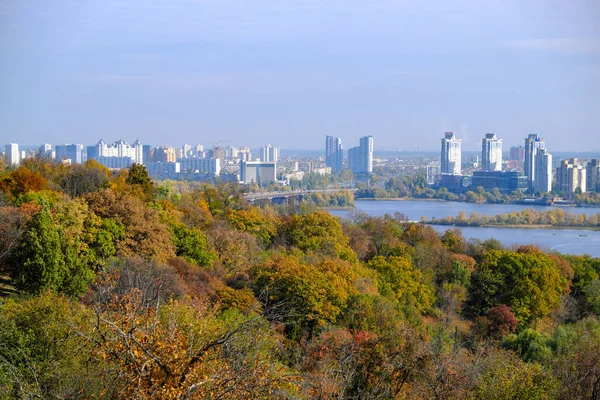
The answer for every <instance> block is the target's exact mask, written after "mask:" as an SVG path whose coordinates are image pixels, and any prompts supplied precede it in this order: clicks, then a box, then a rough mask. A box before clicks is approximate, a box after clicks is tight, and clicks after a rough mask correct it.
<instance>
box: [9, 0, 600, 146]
mask: <svg viewBox="0 0 600 400" xmlns="http://www.w3.org/2000/svg"><path fill="white" fill-rule="evenodd" d="M43 4H44V7H41V6H40V5H39V4H36V3H34V2H32V1H29V0H5V1H3V2H2V3H1V4H0V138H1V139H2V140H1V142H2V145H3V144H5V143H9V142H17V143H21V144H25V143H30V144H32V143H40V144H41V143H44V142H47V143H52V144H58V143H82V144H93V143H95V142H97V141H98V140H99V139H100V138H103V139H104V140H105V141H107V142H112V141H115V140H118V139H121V138H122V139H124V140H127V141H128V142H133V141H134V140H135V139H136V138H139V139H140V140H142V141H143V142H145V143H153V144H163V143H167V144H171V145H174V146H179V145H181V144H183V143H190V144H196V143H200V144H203V145H204V146H205V147H210V146H212V145H213V144H216V143H219V142H220V143H222V144H225V145H227V144H231V145H234V146H241V145H248V146H250V147H251V148H258V147H260V146H264V145H265V144H267V143H270V144H272V145H276V146H279V147H281V148H285V149H311V150H312V149H315V150H316V149H321V148H323V147H324V141H325V136H326V135H333V136H339V137H341V138H342V141H343V144H344V148H345V149H348V148H350V147H353V146H357V145H358V139H359V138H360V137H362V136H366V135H372V136H373V137H374V141H375V147H376V148H377V149H379V150H382V149H395V150H403V151H410V150H414V149H419V150H420V151H437V150H438V149H439V145H440V139H441V137H442V136H443V133H444V132H445V131H453V132H455V133H456V134H457V136H458V137H460V138H462V139H463V149H464V150H466V151H476V150H478V148H480V146H481V138H482V137H483V135H484V134H485V133H487V132H494V133H496V134H497V135H498V136H499V137H501V138H502V139H503V140H504V146H505V151H506V150H507V149H508V148H509V147H511V146H516V145H523V142H524V138H525V137H526V136H527V134H529V133H537V134H539V135H540V136H541V137H543V138H545V139H546V143H547V147H548V149H549V150H550V151H551V152H553V151H554V152H556V151H559V150H560V151H561V152H565V151H581V150H586V151H598V150H600V144H598V140H597V139H596V137H597V136H598V134H597V133H593V132H594V131H596V130H597V128H598V126H600V113H598V110H600V96H599V95H598V93H599V92H600V2H598V1H595V0H579V1H577V0H576V1H549V0H545V1H541V0H538V1H531V2H519V1H516V0H507V1H499V0H498V1H495V0H494V1H490V2H474V1H458V2H453V3H450V2H446V1H440V0H436V1H430V2H426V3H419V4H409V3H408V2H399V1H398V2H396V1H390V0H378V1H373V2H369V4H366V3H365V2H361V1H357V0H347V1H338V0H335V1H327V2H325V1H316V0H290V1H286V2H277V1H274V0H268V1H267V0H257V1H254V2H244V1H241V0H222V1H208V0H173V1H170V2H164V1H159V0H144V1H141V0H130V1H126V0H104V1H99V0H84V1H81V2H76V1H70V0H62V1H58V0H49V1H47V2H44V3H43ZM593 139H596V140H593Z"/></svg>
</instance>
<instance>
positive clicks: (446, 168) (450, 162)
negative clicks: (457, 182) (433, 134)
mask: <svg viewBox="0 0 600 400" xmlns="http://www.w3.org/2000/svg"><path fill="white" fill-rule="evenodd" d="M461 147H462V139H459V138H457V137H456V135H455V134H454V133H453V132H446V133H445V135H444V137H443V138H442V157H441V158H442V161H441V167H442V168H441V169H442V174H450V175H460V174H461V172H462V166H461V164H462V148H461Z"/></svg>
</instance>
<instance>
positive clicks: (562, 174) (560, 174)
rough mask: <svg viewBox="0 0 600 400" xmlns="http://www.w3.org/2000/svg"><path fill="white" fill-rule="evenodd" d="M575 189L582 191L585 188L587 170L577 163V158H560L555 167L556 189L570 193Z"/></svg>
mask: <svg viewBox="0 0 600 400" xmlns="http://www.w3.org/2000/svg"><path fill="white" fill-rule="evenodd" d="M577 189H579V190H581V192H582V193H584V192H585V191H586V189H587V170H586V169H585V168H583V166H582V165H579V161H578V160H577V158H570V159H568V160H562V161H561V163H560V166H559V167H558V168H557V169H556V190H557V191H558V192H560V193H563V194H570V193H573V192H575V191H576V190H577Z"/></svg>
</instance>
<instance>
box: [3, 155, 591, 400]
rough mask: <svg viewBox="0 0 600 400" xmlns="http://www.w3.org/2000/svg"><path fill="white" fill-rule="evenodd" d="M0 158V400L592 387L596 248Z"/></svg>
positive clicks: (132, 173)
mask: <svg viewBox="0 0 600 400" xmlns="http://www.w3.org/2000/svg"><path fill="white" fill-rule="evenodd" d="M243 190H244V188H243V187H241V186H240V185H237V184H231V183H217V184H215V185H208V184H196V185H195V184H191V183H186V182H168V181H167V182H153V181H152V180H150V179H149V177H148V174H147V172H146V170H145V167H143V166H141V165H136V164H134V165H133V166H132V167H130V168H129V169H127V170H121V171H120V172H118V173H111V171H109V170H107V169H106V168H104V167H103V166H101V165H100V164H98V163H96V162H94V161H88V162H87V163H86V164H84V165H73V166H67V165H57V164H56V163H54V162H52V161H51V160H44V159H41V158H31V159H27V160H25V161H24V162H23V163H22V165H21V166H20V167H19V168H8V167H7V166H6V165H0V296H1V297H0V399H33V398H44V399H52V398H57V399H125V398H136V399H323V400H324V399H498V400H500V399H600V320H599V317H600V259H597V258H591V257H588V256H573V255H564V254H559V253H546V252H543V251H541V250H539V249H537V248H535V247H533V246H528V245H527V244H526V243H524V244H523V246H522V247H518V248H505V247H503V246H502V245H501V244H500V243H499V242H498V241H496V240H493V239H491V240H486V241H479V240H477V239H469V240H467V239H466V238H464V237H462V235H461V232H460V231H459V230H456V229H449V230H447V231H446V232H445V233H443V234H441V235H440V234H438V233H436V231H435V230H434V229H433V228H431V227H430V226H428V225H425V224H417V223H411V222H408V220H407V218H406V217H405V216H404V215H402V214H400V213H398V214H396V215H386V216H384V217H370V216H367V215H364V214H360V213H357V214H355V215H354V216H353V218H352V220H342V219H338V218H335V217H333V216H331V214H329V213H328V212H327V211H323V210H320V209H318V208H317V207H316V206H315V205H314V204H304V205H303V204H300V205H279V206H270V205H266V206H263V207H255V206H250V205H249V204H248V203H247V202H246V200H244V198H243V196H242V193H243Z"/></svg>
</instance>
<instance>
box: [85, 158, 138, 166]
mask: <svg viewBox="0 0 600 400" xmlns="http://www.w3.org/2000/svg"><path fill="white" fill-rule="evenodd" d="M89 159H90V160H95V161H97V162H98V163H100V164H102V165H104V166H105V167H106V168H108V169H124V168H129V167H130V166H131V164H133V160H132V158H131V157H119V156H116V157H115V156H113V157H105V156H95V157H92V158H89Z"/></svg>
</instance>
